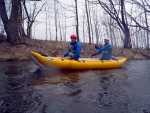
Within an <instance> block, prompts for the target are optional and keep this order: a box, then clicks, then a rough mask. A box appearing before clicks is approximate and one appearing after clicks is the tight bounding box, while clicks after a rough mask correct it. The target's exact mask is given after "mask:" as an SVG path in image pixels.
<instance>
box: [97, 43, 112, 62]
mask: <svg viewBox="0 0 150 113" xmlns="http://www.w3.org/2000/svg"><path fill="white" fill-rule="evenodd" d="M100 53H102V58H101V60H110V59H111V56H112V46H111V45H110V44H104V46H103V47H99V48H98V51H97V52H96V55H97V54H100Z"/></svg>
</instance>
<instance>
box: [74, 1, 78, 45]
mask: <svg viewBox="0 0 150 113" xmlns="http://www.w3.org/2000/svg"><path fill="white" fill-rule="evenodd" d="M75 5H76V6H75V7H76V35H77V41H78V42H79V22H78V21H79V20H78V3H77V0H75Z"/></svg>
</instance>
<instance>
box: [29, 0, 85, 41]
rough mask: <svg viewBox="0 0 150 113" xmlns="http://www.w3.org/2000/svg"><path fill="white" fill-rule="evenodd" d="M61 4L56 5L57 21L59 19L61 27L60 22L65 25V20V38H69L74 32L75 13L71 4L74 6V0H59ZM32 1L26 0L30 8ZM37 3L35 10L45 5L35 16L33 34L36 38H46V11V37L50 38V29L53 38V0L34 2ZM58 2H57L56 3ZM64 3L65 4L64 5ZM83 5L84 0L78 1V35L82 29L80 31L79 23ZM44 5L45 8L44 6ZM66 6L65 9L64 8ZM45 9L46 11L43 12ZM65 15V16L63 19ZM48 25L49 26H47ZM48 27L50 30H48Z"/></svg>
mask: <svg viewBox="0 0 150 113" xmlns="http://www.w3.org/2000/svg"><path fill="white" fill-rule="evenodd" d="M59 1H60V4H61V5H58V13H59V18H60V19H59V18H58V20H57V21H58V22H59V21H60V23H61V27H62V24H63V25H64V26H65V21H66V26H67V29H66V31H67V32H66V38H67V39H69V38H68V37H70V35H71V34H73V33H76V31H75V27H73V25H75V14H74V12H73V11H75V10H74V8H73V7H71V6H74V4H75V3H74V0H59ZM33 3H35V2H27V6H28V5H29V4H30V5H29V6H30V8H31V9H32V7H33ZM36 3H37V10H36V11H38V10H39V8H40V7H41V6H42V5H43V4H44V3H45V6H44V7H43V8H42V11H41V12H40V13H39V15H38V16H37V18H36V22H35V27H33V36H34V37H36V38H38V39H46V12H47V36H48V37H47V38H48V39H49V38H50V31H51V36H52V37H53V38H55V12H54V1H53V0H42V1H41V2H36ZM58 4H59V3H58ZM65 4H66V5H65ZM83 5H84V0H80V1H79V2H78V7H79V8H78V13H79V20H80V21H79V23H80V36H82V34H81V33H82V31H81V28H82V27H81V24H82V20H81V19H83V18H81V17H82V16H83V10H82V9H84V7H85V6H83ZM45 7H46V8H45ZM65 8H66V9H65ZM45 10H46V12H45ZM65 16H66V17H67V18H66V20H65ZM49 26H50V27H49ZM49 29H50V30H49ZM59 34H60V31H58V36H59Z"/></svg>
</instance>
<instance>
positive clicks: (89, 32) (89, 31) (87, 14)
mask: <svg viewBox="0 0 150 113" xmlns="http://www.w3.org/2000/svg"><path fill="white" fill-rule="evenodd" d="M85 9H86V16H87V23H88V34H89V44H91V30H90V22H89V13H88V9H87V1H86V0H85Z"/></svg>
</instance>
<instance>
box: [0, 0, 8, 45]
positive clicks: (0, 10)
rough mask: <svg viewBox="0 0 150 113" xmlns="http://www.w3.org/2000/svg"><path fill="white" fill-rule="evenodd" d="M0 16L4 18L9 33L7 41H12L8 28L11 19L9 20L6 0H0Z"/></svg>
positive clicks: (5, 27)
mask: <svg viewBox="0 0 150 113" xmlns="http://www.w3.org/2000/svg"><path fill="white" fill-rule="evenodd" d="M0 17H1V19H2V22H3V25H4V29H5V32H6V34H7V42H10V33H9V29H8V23H9V20H8V16H7V12H6V7H5V1H4V0H0Z"/></svg>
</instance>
